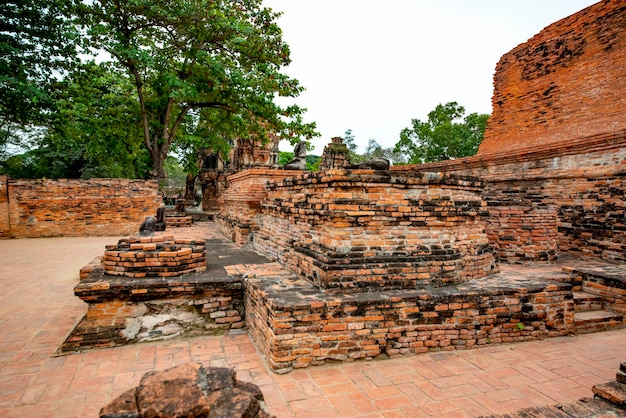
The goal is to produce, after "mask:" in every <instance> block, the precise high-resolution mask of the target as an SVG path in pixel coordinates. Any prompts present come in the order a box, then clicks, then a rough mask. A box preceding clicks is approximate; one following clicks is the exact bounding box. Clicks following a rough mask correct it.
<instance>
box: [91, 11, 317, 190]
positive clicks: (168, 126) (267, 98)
mask: <svg viewBox="0 0 626 418" xmlns="http://www.w3.org/2000/svg"><path fill="white" fill-rule="evenodd" d="M278 16H279V14H278V13H275V12H273V11H272V10H271V9H268V8H263V7H262V6H261V0H194V1H187V0H171V1H165V0H156V1H155V0H130V1H125V2H119V1H116V0H94V1H93V2H90V3H88V4H87V3H85V4H84V5H83V8H82V11H81V13H80V17H81V19H82V22H83V24H84V25H85V27H86V28H87V35H88V39H89V41H90V42H91V45H92V47H93V48H95V49H102V50H105V51H106V52H108V53H109V54H110V55H111V57H113V59H114V60H115V62H117V64H118V65H120V67H121V68H123V69H124V70H125V71H127V73H128V74H129V75H130V77H131V79H132V81H133V83H134V86H135V90H136V95H137V99H138V106H139V109H140V115H141V121H142V129H143V137H144V143H145V146H146V148H147V149H148V152H149V153H150V156H151V158H152V169H151V171H150V175H151V176H152V177H156V178H160V177H162V176H163V175H164V171H163V162H164V160H165V158H166V156H167V155H168V152H170V150H171V149H172V146H173V144H174V143H175V142H176V141H185V140H186V139H188V140H189V139H191V140H192V141H193V140H194V139H193V137H195V136H197V135H195V132H194V129H195V127H197V126H199V125H201V122H202V120H203V119H204V118H205V117H206V112H204V111H206V110H215V111H216V112H215V113H214V115H213V117H219V118H221V119H222V120H227V121H228V122H227V123H218V124H215V125H214V126H213V129H214V130H215V132H216V133H217V132H220V133H221V134H222V135H226V136H230V137H234V136H240V137H249V136H256V137H258V138H261V139H265V138H266V137H267V132H268V131H270V130H272V131H275V132H277V133H279V134H280V135H281V136H282V137H284V138H290V139H291V140H293V142H295V141H297V140H298V139H299V137H300V136H304V137H307V138H309V137H311V136H313V135H317V134H316V132H315V125H314V124H306V123H304V122H303V121H302V113H303V111H304V110H303V109H301V108H300V107H298V106H296V105H291V106H284V107H281V106H279V105H278V104H276V102H275V98H276V96H284V97H296V96H298V95H299V94H300V92H302V90H303V88H302V87H301V86H300V85H299V82H298V81H297V80H295V79H291V78H289V77H288V76H287V75H285V74H282V73H281V72H280V70H281V67H283V66H286V65H288V64H289V62H290V58H289V48H288V46H287V45H286V44H285V43H284V42H283V40H282V32H281V30H280V28H279V27H278V25H277V24H276V23H275V20H276V18H277V17H278ZM224 127H228V128H229V130H228V131H225V129H224Z"/></svg>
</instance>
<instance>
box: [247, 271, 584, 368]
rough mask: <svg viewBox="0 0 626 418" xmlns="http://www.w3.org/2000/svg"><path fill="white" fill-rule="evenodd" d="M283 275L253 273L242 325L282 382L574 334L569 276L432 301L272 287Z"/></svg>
mask: <svg viewBox="0 0 626 418" xmlns="http://www.w3.org/2000/svg"><path fill="white" fill-rule="evenodd" d="M279 270H280V267H279V265H276V266H275V267H274V268H273V272H271V273H270V272H267V271H266V272H264V273H256V272H254V271H250V270H248V271H247V274H246V276H247V279H246V282H245V292H246V296H245V303H246V305H245V306H246V325H247V327H248V330H249V332H250V333H251V335H252V336H253V338H254V340H255V341H256V342H257V344H259V346H260V348H261V350H262V351H263V353H265V355H266V358H267V361H268V364H269V367H270V368H271V369H272V370H273V371H275V372H277V373H286V372H289V371H291V370H293V369H297V368H304V367H308V366H310V365H320V364H324V363H326V362H329V361H331V362H332V361H353V360H356V359H372V358H375V357H377V356H379V355H386V356H389V357H395V356H399V355H410V354H416V353H423V352H428V351H447V350H455V349H466V348H475V347H480V346H483V347H486V346H489V345H494V344H502V343H512V342H520V341H532V340H536V339H541V338H545V337H554V336H558V335H566V334H568V333H571V332H573V324H574V303H573V300H572V292H571V284H569V283H568V282H569V281H571V280H573V278H574V276H573V275H570V274H568V273H561V272H545V271H542V272H541V273H537V274H533V272H532V270H529V271H526V272H525V274H521V275H520V274H518V272H517V271H510V272H509V271H507V272H503V273H499V274H495V275H492V276H490V277H488V278H484V279H476V280H472V281H471V282H467V283H464V284H459V285H457V286H449V287H446V288H441V289H431V290H428V291H425V290H413V291H410V290H402V291H385V292H369V293H356V294H344V295H338V294H327V293H324V292H322V291H320V290H319V289H317V288H316V287H314V286H313V285H312V284H311V283H309V282H308V281H306V280H302V279H298V278H297V277H296V276H293V275H291V276H289V275H288V272H286V271H283V272H282V275H280V276H279V277H278V278H276V275H277V274H276V272H277V271H279ZM272 276H273V277H272ZM552 279H558V280H559V281H554V280H552Z"/></svg>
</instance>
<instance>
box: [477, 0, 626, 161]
mask: <svg viewBox="0 0 626 418" xmlns="http://www.w3.org/2000/svg"><path fill="white" fill-rule="evenodd" d="M625 10H626V5H624V3H623V2H622V1H613V0H603V1H600V2H598V3H596V4H594V5H592V6H590V7H588V8H586V9H584V10H581V11H580V12H578V13H575V14H573V15H571V16H569V17H566V18H565V19H562V20H560V21H558V22H556V23H553V24H551V25H550V26H548V27H546V28H545V29H543V30H542V31H541V32H539V33H538V34H537V35H535V36H534V37H532V38H531V39H529V40H528V41H527V42H525V43H523V44H521V45H519V46H517V47H516V48H514V49H513V50H511V51H510V52H508V53H506V54H504V55H503V56H502V58H501V59H500V62H499V63H498V65H497V66H496V72H495V75H494V83H493V84H494V91H493V97H492V104H493V111H492V115H491V117H490V119H489V123H488V125H487V129H486V131H485V139H484V141H483V142H482V143H481V145H480V148H479V151H478V155H481V156H485V155H487V154H494V153H504V152H521V150H523V149H524V148H533V147H537V146H539V147H542V146H545V145H548V146H556V147H560V146H562V145H563V144H566V143H568V142H570V141H571V140H572V139H578V138H584V137H591V136H594V135H601V134H606V133H611V132H619V131H623V130H624V129H626V118H624V108H625V106H626V104H625V103H624V91H626V66H625V65H624V62H625V61H626V37H625V36H624V27H626V11H625Z"/></svg>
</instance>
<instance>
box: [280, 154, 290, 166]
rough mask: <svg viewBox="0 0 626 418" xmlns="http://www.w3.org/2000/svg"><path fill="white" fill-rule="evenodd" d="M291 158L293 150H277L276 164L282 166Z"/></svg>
mask: <svg viewBox="0 0 626 418" xmlns="http://www.w3.org/2000/svg"><path fill="white" fill-rule="evenodd" d="M291 160H293V152H291V151H278V165H279V166H281V167H282V166H284V165H285V164H287V163H288V162H289V161H291Z"/></svg>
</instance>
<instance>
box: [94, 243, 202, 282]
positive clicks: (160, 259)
mask: <svg viewBox="0 0 626 418" xmlns="http://www.w3.org/2000/svg"><path fill="white" fill-rule="evenodd" d="M102 264H103V266H104V271H105V272H106V274H110V275H114V276H126V277H174V276H178V275H181V274H187V273H192V272H194V271H203V270H205V269H206V248H205V244H204V240H191V239H177V240H175V239H174V237H173V236H161V237H140V238H139V237H133V238H124V239H121V240H119V242H118V243H117V245H107V246H106V251H105V252H104V257H102Z"/></svg>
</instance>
